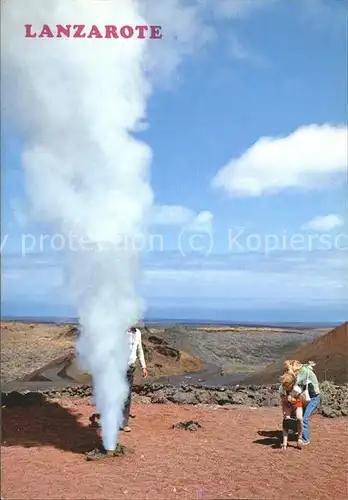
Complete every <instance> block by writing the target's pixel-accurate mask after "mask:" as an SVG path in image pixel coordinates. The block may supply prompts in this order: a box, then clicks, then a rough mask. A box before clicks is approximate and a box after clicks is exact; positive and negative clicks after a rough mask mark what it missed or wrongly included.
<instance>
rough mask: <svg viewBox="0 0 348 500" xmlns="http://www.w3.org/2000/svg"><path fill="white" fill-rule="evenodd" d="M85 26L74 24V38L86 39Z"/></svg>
mask: <svg viewBox="0 0 348 500" xmlns="http://www.w3.org/2000/svg"><path fill="white" fill-rule="evenodd" d="M84 27H85V25H84V24H74V26H73V28H74V30H75V33H74V35H73V38H86V33H83V30H84Z"/></svg>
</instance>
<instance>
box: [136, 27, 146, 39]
mask: <svg viewBox="0 0 348 500" xmlns="http://www.w3.org/2000/svg"><path fill="white" fill-rule="evenodd" d="M135 29H136V30H138V31H139V34H138V38H145V31H146V30H148V29H149V27H148V26H146V24H142V25H140V26H136V27H135Z"/></svg>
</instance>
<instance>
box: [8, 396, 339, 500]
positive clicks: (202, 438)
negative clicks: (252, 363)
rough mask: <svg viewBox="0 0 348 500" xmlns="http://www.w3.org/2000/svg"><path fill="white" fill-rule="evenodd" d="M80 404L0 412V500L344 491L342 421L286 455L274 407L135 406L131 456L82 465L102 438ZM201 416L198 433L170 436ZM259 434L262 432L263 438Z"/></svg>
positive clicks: (317, 423) (319, 423) (181, 499)
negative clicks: (0, 417) (180, 425)
mask: <svg viewBox="0 0 348 500" xmlns="http://www.w3.org/2000/svg"><path fill="white" fill-rule="evenodd" d="M92 412H93V407H92V406H91V403H90V402H88V401H86V400H78V399H76V400H72V399H70V400H64V401H61V402H60V404H57V403H51V404H48V405H46V406H44V407H43V406H36V407H35V406H31V407H29V408H12V409H6V408H5V409H4V410H3V440H4V443H3V447H2V496H3V498H4V500H15V499H16V500H20V499H26V500H37V499H48V500H57V499H59V500H78V499H90V500H92V499H98V500H108V499H110V500H111V499H115V500H118V499H121V498H122V499H127V498H128V499H131V500H138V499H139V500H144V499H149V500H164V499H167V500H174V499H175V500H191V499H192V500H196V499H201V500H212V499H229V498H234V499H242V498H249V499H262V500H263V499H267V500H268V499H281V498H286V499H290V500H291V499H294V500H295V499H296V500H297V499H298V498H304V499H307V498H316V499H318V500H324V499H331V498H335V499H336V500H341V499H342V500H343V498H346V495H347V481H346V478H347V460H348V459H347V454H346V449H347V448H346V446H347V438H348V432H347V420H346V419H343V418H341V419H334V420H329V419H324V418H322V417H319V416H315V417H313V420H312V436H311V439H312V444H311V445H310V446H308V447H307V448H306V449H304V450H302V451H298V450H296V449H295V448H290V449H288V450H287V451H286V452H285V453H284V452H282V451H280V450H279V449H277V448H274V446H275V445H276V444H277V436H278V432H277V429H279V409H278V410H277V409H247V408H241V407H237V408H235V409H230V410H224V409H223V408H219V409H214V408H199V407H192V406H189V407H187V406H176V405H134V407H133V409H132V413H135V414H136V418H135V419H133V420H132V422H131V423H132V427H133V430H132V433H131V434H126V435H123V434H122V435H121V439H122V443H123V444H125V445H127V446H130V447H132V448H134V449H135V454H134V455H130V456H128V457H125V458H118V459H114V460H112V461H110V462H107V461H106V462H100V463H93V462H86V461H85V460H84V458H83V456H82V455H81V452H83V451H87V450H88V449H91V448H92V447H94V446H95V445H96V444H97V442H98V439H97V437H96V435H95V432H94V431H93V430H91V429H89V428H88V427H87V426H86V425H87V422H88V417H89V416H90V415H91V413H92ZM191 419H193V420H198V421H199V422H200V423H201V425H202V426H203V427H202V429H200V430H198V431H197V432H188V431H184V430H178V429H175V430H173V429H172V428H171V427H172V424H175V423H177V422H179V421H182V420H191ZM259 432H260V433H261V434H263V435H260V434H259Z"/></svg>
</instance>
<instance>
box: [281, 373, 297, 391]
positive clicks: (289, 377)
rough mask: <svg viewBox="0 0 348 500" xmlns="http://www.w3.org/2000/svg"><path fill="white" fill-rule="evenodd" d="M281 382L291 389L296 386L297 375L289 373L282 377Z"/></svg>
mask: <svg viewBox="0 0 348 500" xmlns="http://www.w3.org/2000/svg"><path fill="white" fill-rule="evenodd" d="M280 381H281V383H282V385H283V386H284V387H287V388H291V387H293V386H294V385H295V384H296V375H295V374H294V373H292V372H290V371H287V372H285V373H283V375H282V376H281V377H280Z"/></svg>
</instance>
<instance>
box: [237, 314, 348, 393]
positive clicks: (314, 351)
mask: <svg viewBox="0 0 348 500" xmlns="http://www.w3.org/2000/svg"><path fill="white" fill-rule="evenodd" d="M286 358H287V359H298V360H299V361H301V362H302V363H305V362H307V361H310V360H311V361H315V363H316V366H315V373H316V374H317V377H318V379H319V380H320V381H322V380H329V381H332V382H334V383H335V384H344V383H346V382H347V381H348V323H347V322H346V323H344V324H343V325H340V326H338V327H337V328H335V329H334V330H332V331H330V332H329V333H327V334H326V335H323V336H321V337H319V338H318V339H316V340H314V341H313V342H311V343H310V344H307V345H305V346H304V347H301V348H299V349H296V350H295V351H292V352H291V353H289V354H288V355H287V356H286ZM286 358H281V359H279V360H278V361H276V362H275V363H272V364H271V365H269V366H268V367H267V368H265V369H264V370H263V371H260V372H256V373H254V374H252V375H251V376H250V377H248V378H247V379H245V381H244V383H245V384H246V385H248V384H262V385H263V384H272V383H275V382H276V381H277V380H278V378H279V376H280V375H281V374H282V372H283V369H284V361H285V359H286Z"/></svg>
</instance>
